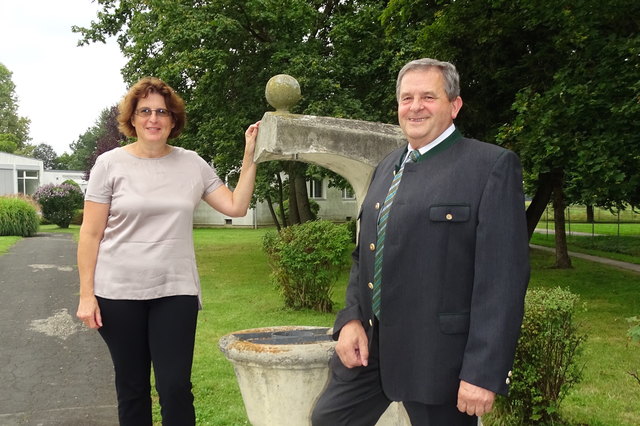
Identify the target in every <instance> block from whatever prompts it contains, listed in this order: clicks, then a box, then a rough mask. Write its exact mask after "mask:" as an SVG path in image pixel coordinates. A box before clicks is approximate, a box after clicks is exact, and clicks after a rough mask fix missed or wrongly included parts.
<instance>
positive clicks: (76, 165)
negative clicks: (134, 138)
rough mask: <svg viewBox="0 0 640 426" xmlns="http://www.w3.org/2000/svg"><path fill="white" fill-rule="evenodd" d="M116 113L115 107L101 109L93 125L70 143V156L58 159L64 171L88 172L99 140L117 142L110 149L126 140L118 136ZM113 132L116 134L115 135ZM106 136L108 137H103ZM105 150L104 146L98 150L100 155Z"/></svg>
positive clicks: (93, 160)
mask: <svg viewBox="0 0 640 426" xmlns="http://www.w3.org/2000/svg"><path fill="white" fill-rule="evenodd" d="M117 113H118V109H117V107H116V106H115V105H114V106H111V107H108V108H105V109H103V110H102V112H100V116H99V117H98V119H97V120H96V122H95V124H94V125H93V126H91V127H89V128H88V129H87V130H86V131H85V132H84V133H82V134H81V135H80V136H78V139H77V140H75V141H74V142H73V143H71V145H70V148H71V154H66V153H65V154H62V155H61V156H60V157H59V158H58V161H59V164H60V165H61V166H64V167H63V168H64V169H65V170H85V171H87V170H90V169H91V167H92V166H93V163H94V162H95V158H96V157H97V156H96V155H95V154H96V149H98V142H99V141H100V140H101V138H105V139H109V138H111V140H112V141H115V140H117V141H119V142H118V144H113V146H112V147H115V146H118V145H119V144H120V142H121V141H124V140H125V139H126V138H125V137H124V136H122V135H119V131H118V130H117V127H118V123H117V120H116V117H117ZM114 131H115V132H117V133H116V134H115V135H114ZM107 134H108V135H109V136H105V135H107ZM107 145H109V143H107ZM105 148H106V147H105V146H103V147H102V148H100V150H101V152H100V153H102V152H104V150H105Z"/></svg>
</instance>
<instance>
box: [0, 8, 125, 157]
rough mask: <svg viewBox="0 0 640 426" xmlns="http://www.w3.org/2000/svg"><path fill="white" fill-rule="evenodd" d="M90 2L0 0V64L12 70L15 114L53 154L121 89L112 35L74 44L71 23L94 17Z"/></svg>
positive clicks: (115, 100)
mask: <svg viewBox="0 0 640 426" xmlns="http://www.w3.org/2000/svg"><path fill="white" fill-rule="evenodd" d="M98 10H99V5H98V4H97V3H94V2H92V0H59V1H55V0H0V63H2V64H3V65H4V66H5V67H7V69H9V71H10V72H12V73H13V75H12V77H11V80H12V81H13V83H14V84H15V86H16V88H15V95H16V97H17V101H18V115H19V116H20V117H26V118H28V119H30V120H31V125H30V132H29V134H30V136H31V138H32V140H31V142H30V143H32V144H34V145H38V144H40V143H46V144H48V145H51V146H52V147H53V149H54V150H55V151H56V153H57V154H58V155H60V154H62V153H63V152H65V151H66V152H69V153H70V152H71V149H70V148H69V145H70V144H71V143H73V142H74V141H76V140H78V137H79V136H80V135H81V134H82V133H84V132H85V131H86V130H87V129H88V128H90V127H92V126H93V125H94V124H95V123H96V121H97V120H98V118H99V116H100V112H102V110H104V109H105V108H108V107H110V106H112V105H115V104H116V103H118V102H119V101H120V99H121V98H122V97H123V96H124V94H125V92H126V85H125V83H124V81H123V79H122V75H121V73H120V69H122V67H123V66H124V65H125V63H126V61H125V59H124V57H123V55H122V54H121V53H120V50H119V48H118V45H117V43H116V40H115V39H109V40H107V43H106V44H103V43H95V44H90V45H87V46H82V47H78V46H77V44H78V40H79V39H80V34H76V33H73V32H71V27H72V26H73V25H77V26H80V27H88V26H89V24H90V23H91V21H92V20H96V16H97V11H98Z"/></svg>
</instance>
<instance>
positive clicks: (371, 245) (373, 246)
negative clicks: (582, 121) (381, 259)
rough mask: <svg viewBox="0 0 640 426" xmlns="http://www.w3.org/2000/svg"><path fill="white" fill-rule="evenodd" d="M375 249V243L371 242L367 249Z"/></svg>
mask: <svg viewBox="0 0 640 426" xmlns="http://www.w3.org/2000/svg"><path fill="white" fill-rule="evenodd" d="M375 249H376V245H375V244H373V243H371V244H369V250H371V251H374V250H375Z"/></svg>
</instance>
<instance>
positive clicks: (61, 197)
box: [33, 183, 83, 228]
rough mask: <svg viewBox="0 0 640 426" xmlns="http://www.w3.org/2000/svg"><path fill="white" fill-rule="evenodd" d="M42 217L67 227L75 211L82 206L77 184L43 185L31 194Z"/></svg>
mask: <svg viewBox="0 0 640 426" xmlns="http://www.w3.org/2000/svg"><path fill="white" fill-rule="evenodd" d="M33 198H35V199H36V201H38V203H40V206H41V207H42V215H43V216H44V218H45V219H46V220H47V221H49V222H51V223H54V224H56V225H58V226H59V227H60V228H68V227H69V224H70V223H71V219H73V215H74V213H75V211H76V210H77V209H79V208H81V207H82V200H83V194H82V190H80V188H79V187H78V186H77V185H70V184H68V183H63V184H60V185H53V184H48V185H43V186H41V187H40V188H38V189H37V190H36V192H35V194H33Z"/></svg>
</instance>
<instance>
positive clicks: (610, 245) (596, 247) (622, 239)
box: [531, 223, 640, 264]
mask: <svg viewBox="0 0 640 426" xmlns="http://www.w3.org/2000/svg"><path fill="white" fill-rule="evenodd" d="M552 225H553V224H549V229H550V230H553V226H552ZM578 225H579V226H578ZM543 226H545V225H544V224H543V225H542V226H539V228H538V229H542V230H543V231H542V232H537V233H534V234H533V237H532V238H531V243H532V244H538V245H542V246H546V247H555V236H554V234H552V233H547V232H546V228H544V227H543ZM595 226H596V231H595V233H593V234H592V233H591V231H587V228H588V229H591V224H585V223H583V224H573V225H572V231H578V232H586V233H588V234H589V235H567V245H568V247H569V251H575V252H580V253H587V254H591V255H594V256H601V257H608V258H611V259H616V260H621V261H623V262H630V263H638V264H640V223H625V224H621V225H620V227H619V228H618V225H617V224H595ZM574 228H577V229H574ZM618 231H619V232H618ZM618 233H619V235H618Z"/></svg>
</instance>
